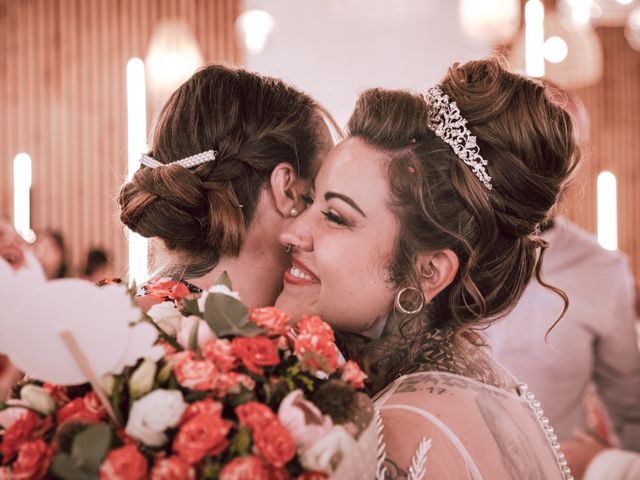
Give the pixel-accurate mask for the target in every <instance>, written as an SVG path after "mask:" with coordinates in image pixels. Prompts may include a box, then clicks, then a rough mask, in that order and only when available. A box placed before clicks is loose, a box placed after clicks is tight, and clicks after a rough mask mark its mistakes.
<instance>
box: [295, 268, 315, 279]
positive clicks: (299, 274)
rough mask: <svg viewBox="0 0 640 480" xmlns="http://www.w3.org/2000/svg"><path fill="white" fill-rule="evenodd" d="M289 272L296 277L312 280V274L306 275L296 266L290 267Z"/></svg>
mask: <svg viewBox="0 0 640 480" xmlns="http://www.w3.org/2000/svg"><path fill="white" fill-rule="evenodd" d="M289 273H290V274H291V275H292V276H294V277H296V278H301V279H302V280H313V277H312V276H310V275H307V274H306V273H304V272H303V271H302V270H300V269H299V268H297V267H291V269H290V270H289Z"/></svg>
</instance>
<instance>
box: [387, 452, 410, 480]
mask: <svg viewBox="0 0 640 480" xmlns="http://www.w3.org/2000/svg"><path fill="white" fill-rule="evenodd" d="M384 466H385V467H386V469H387V474H386V475H385V480H387V479H388V480H406V479H407V476H408V473H407V472H406V471H405V470H403V469H402V468H400V466H399V465H398V464H397V463H396V462H394V461H393V460H391V459H390V458H389V457H387V458H386V459H385V461H384Z"/></svg>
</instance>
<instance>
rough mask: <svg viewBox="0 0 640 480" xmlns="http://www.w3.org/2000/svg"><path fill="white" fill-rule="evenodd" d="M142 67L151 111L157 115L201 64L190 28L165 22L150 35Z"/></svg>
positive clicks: (185, 24) (196, 43)
mask: <svg viewBox="0 0 640 480" xmlns="http://www.w3.org/2000/svg"><path fill="white" fill-rule="evenodd" d="M144 63H145V69H146V74H147V85H148V88H149V93H150V95H151V99H152V101H153V109H154V111H158V110H159V108H160V107H161V105H162V104H163V103H164V101H165V100H166V99H167V98H168V97H169V95H170V94H171V93H173V91H174V90H175V89H176V88H178V87H179V86H180V85H182V83H184V81H185V80H187V79H188V78H189V77H190V76H191V75H193V73H194V72H195V71H196V70H197V69H198V68H200V67H201V66H202V65H203V63H204V61H203V59H202V55H201V54H200V48H199V47H198V42H197V41H196V38H195V36H194V35H193V32H192V31H191V29H190V28H189V25H188V24H187V23H186V22H185V21H183V20H166V21H163V22H161V23H159V24H158V26H157V27H156V28H155V30H154V31H153V35H152V36H151V40H150V41H149V50H148V52H147V56H146V58H145V62H144Z"/></svg>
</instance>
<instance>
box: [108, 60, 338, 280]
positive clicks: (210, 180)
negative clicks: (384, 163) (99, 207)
mask: <svg viewBox="0 0 640 480" xmlns="http://www.w3.org/2000/svg"><path fill="white" fill-rule="evenodd" d="M325 118H326V112H324V110H322V109H321V108H320V107H319V106H318V105H317V104H316V103H315V102H314V100H313V99H312V98H311V97H309V96H308V95H306V94H304V93H302V92H300V91H298V90H296V89H295V88H293V87H291V86H289V85H287V84H286V83H284V82H283V81H281V80H279V79H275V78H270V77H266V76H261V75H258V74H256V73H252V72H248V71H246V70H243V69H239V68H231V67H226V66H221V65H211V66H208V67H205V68H203V69H201V70H199V71H198V72H197V73H195V74H194V75H193V76H192V77H191V78H190V79H189V80H187V81H186V82H185V83H184V84H183V85H182V86H180V88H178V89H177V90H176V91H175V92H174V94H173V95H172V96H171V98H170V99H169V100H168V102H167V104H166V105H165V106H164V108H163V109H162V111H161V113H160V115H159V118H158V122H157V124H156V127H155V131H154V133H153V139H152V146H151V149H150V152H149V155H150V156H151V157H153V158H154V159H155V160H157V161H159V162H161V163H164V164H168V163H172V162H175V161H177V160H179V159H181V158H185V157H188V156H191V155H194V154H197V153H201V152H204V151H206V150H215V151H217V152H218V154H217V159H216V160H215V161H212V162H207V163H204V164H202V165H200V166H198V167H195V168H190V169H185V168H182V167H180V166H177V165H176V166H167V167H161V168H148V167H144V166H143V167H141V168H140V169H139V170H138V171H137V172H136V173H135V174H134V176H133V178H132V179H131V181H130V182H127V183H126V184H125V185H124V186H123V187H122V189H121V191H120V195H119V199H118V201H119V204H120V207H121V214H120V219H121V220H122V222H123V223H124V224H125V225H126V226H127V227H129V228H130V229H131V230H133V231H134V232H137V233H139V234H140V235H142V236H143V237H157V238H160V239H162V240H163V241H164V243H165V244H166V246H167V248H168V249H169V250H172V251H175V252H179V253H181V254H182V255H186V256H187V257H189V258H191V259H192V261H193V263H197V264H198V265H199V266H200V268H202V266H204V268H205V270H210V269H211V268H213V267H214V266H215V265H216V264H217V262H218V261H219V259H220V257H221V256H225V255H237V254H238V253H239V252H240V248H241V247H242V245H243V242H244V239H245V233H246V229H247V227H248V225H249V224H250V223H251V220H252V218H253V215H254V213H255V208H256V204H257V201H258V198H259V195H260V191H261V187H262V186H263V185H264V184H265V183H266V182H267V181H268V179H269V177H270V174H271V172H272V170H273V169H274V168H275V167H276V166H277V165H278V164H279V163H282V162H286V163H289V164H291V165H292V166H293V167H294V169H295V171H296V172H297V174H298V175H299V176H300V177H301V178H305V179H310V178H312V177H313V176H314V175H315V173H316V170H317V168H318V166H319V165H318V164H317V163H318V162H316V160H317V157H318V156H319V155H320V154H321V153H322V152H324V151H325V150H327V149H328V148H329V147H330V146H331V145H330V144H331V137H330V134H329V130H328V129H327V127H326V124H325V123H324V119H325Z"/></svg>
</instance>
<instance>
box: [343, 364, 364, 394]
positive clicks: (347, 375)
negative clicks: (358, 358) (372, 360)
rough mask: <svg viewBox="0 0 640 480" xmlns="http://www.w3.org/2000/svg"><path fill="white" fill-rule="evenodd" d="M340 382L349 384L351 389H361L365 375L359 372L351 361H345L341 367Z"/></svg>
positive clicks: (358, 368)
mask: <svg viewBox="0 0 640 480" xmlns="http://www.w3.org/2000/svg"><path fill="white" fill-rule="evenodd" d="M341 371H342V376H341V378H342V381H344V382H346V383H348V384H350V385H351V386H352V387H353V388H363V387H364V381H365V380H366V379H367V375H366V374H365V373H364V372H363V371H362V370H360V366H359V365H358V364H357V363H356V362H354V361H353V360H347V361H346V362H345V363H344V365H342V367H341Z"/></svg>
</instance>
